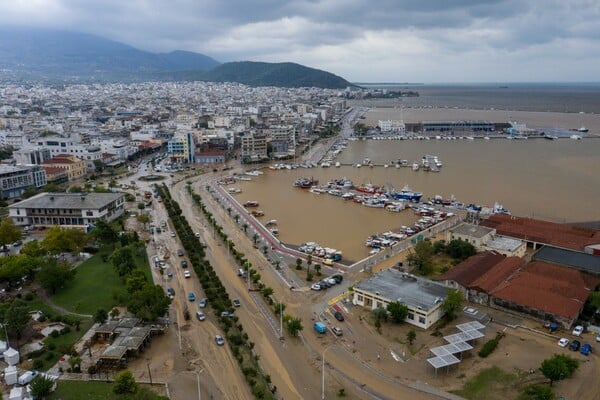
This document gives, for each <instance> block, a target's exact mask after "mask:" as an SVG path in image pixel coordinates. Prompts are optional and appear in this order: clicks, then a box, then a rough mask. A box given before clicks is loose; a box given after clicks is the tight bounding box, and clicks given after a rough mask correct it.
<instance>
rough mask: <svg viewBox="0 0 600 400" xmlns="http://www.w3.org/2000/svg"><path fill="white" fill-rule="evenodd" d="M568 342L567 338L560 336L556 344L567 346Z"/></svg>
mask: <svg viewBox="0 0 600 400" xmlns="http://www.w3.org/2000/svg"><path fill="white" fill-rule="evenodd" d="M568 344H569V339H567V338H561V339H560V340H559V341H558V345H559V346H560V347H567V345H568Z"/></svg>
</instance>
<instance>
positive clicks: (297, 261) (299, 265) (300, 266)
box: [296, 258, 302, 270]
mask: <svg viewBox="0 0 600 400" xmlns="http://www.w3.org/2000/svg"><path fill="white" fill-rule="evenodd" d="M296 269H297V270H301V269H302V259H301V258H296Z"/></svg>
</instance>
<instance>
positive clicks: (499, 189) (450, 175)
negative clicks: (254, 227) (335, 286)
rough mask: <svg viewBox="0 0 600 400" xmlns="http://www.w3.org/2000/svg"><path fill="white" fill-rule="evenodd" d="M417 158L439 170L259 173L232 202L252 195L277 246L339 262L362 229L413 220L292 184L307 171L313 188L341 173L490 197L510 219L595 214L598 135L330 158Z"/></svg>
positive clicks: (361, 144) (472, 199)
mask: <svg viewBox="0 0 600 400" xmlns="http://www.w3.org/2000/svg"><path fill="white" fill-rule="evenodd" d="M424 154H432V155H437V156H438V157H439V158H440V160H441V161H442V162H443V164H444V166H443V167H442V169H441V171H440V172H439V173H433V172H424V171H422V170H421V171H416V172H415V171H412V170H411V169H410V168H399V169H397V168H393V167H390V168H383V167H373V168H367V167H362V168H353V167H341V168H335V167H331V168H313V169H303V168H299V169H296V170H292V171H288V170H280V171H272V170H269V169H264V170H263V171H264V175H262V176H258V177H252V181H251V182H238V183H237V184H236V185H235V186H236V187H239V188H241V189H242V190H243V193H240V194H238V195H236V198H237V199H238V201H240V203H243V202H245V201H247V200H256V201H258V202H259V203H260V206H259V207H258V208H257V209H260V210H262V211H264V212H265V216H264V217H262V218H260V220H261V221H262V222H263V223H264V222H266V221H268V220H271V219H275V220H277V221H278V227H279V238H280V239H281V240H282V241H283V242H285V243H290V244H295V245H299V244H301V243H303V242H308V241H315V242H318V243H319V244H321V245H322V246H326V247H333V248H337V249H339V250H341V251H343V252H344V259H346V260H353V261H356V260H358V259H360V258H362V257H364V256H366V255H367V254H368V252H369V249H368V248H367V247H366V246H364V241H365V239H366V238H367V237H368V236H369V235H372V234H376V233H383V232H385V231H388V230H390V229H397V228H400V227H401V226H402V225H410V224H411V223H413V222H414V221H415V220H416V219H417V217H416V216H415V215H414V214H413V213H412V212H410V211H404V212H401V213H393V212H389V211H386V210H384V209H374V208H369V207H365V206H362V205H360V204H357V203H354V202H352V201H345V200H342V199H341V198H339V197H334V196H330V195H327V194H320V195H317V194H313V193H310V192H308V190H303V189H299V188H295V187H293V186H292V184H293V182H294V180H296V179H297V178H298V177H302V176H304V177H314V178H315V179H318V180H319V181H320V183H321V184H323V183H326V182H327V181H329V180H331V179H334V178H340V177H347V178H348V179H351V180H352V181H353V182H354V184H355V185H356V186H358V185H361V184H364V183H372V184H374V185H385V186H393V187H394V188H396V189H400V188H402V187H403V186H405V185H409V186H410V188H411V189H413V190H415V191H419V192H423V194H424V196H423V199H427V198H428V197H431V198H433V196H435V195H437V194H439V195H442V196H444V197H446V198H448V197H450V196H451V195H454V196H455V197H456V198H457V200H458V201H461V202H463V203H465V204H468V203H476V204H482V205H490V206H491V205H493V204H494V202H499V203H501V204H502V205H504V206H505V207H506V208H508V209H509V210H510V211H511V212H512V213H513V214H515V215H520V216H530V217H535V218H541V219H548V220H552V221H556V222H578V221H591V220H600V210H598V208H597V199H600V185H599V184H598V183H599V181H600V180H599V178H598V173H599V167H600V140H599V139H587V140H579V141H575V140H570V139H561V140H554V141H550V140H544V139H529V140H505V139H497V140H474V141H470V140H455V141H445V140H433V139H432V140H428V141H425V140H422V141H416V140H405V141H390V140H366V141H356V142H349V143H348V148H347V149H346V150H344V152H343V153H342V154H341V155H340V156H339V157H338V159H337V160H338V161H340V162H342V163H347V164H355V163H359V162H362V161H363V159H364V158H369V159H371V161H372V162H373V163H375V164H385V163H390V162H391V161H395V160H397V159H406V160H408V161H409V162H411V163H412V162H413V161H420V159H421V157H422V156H423V155H424Z"/></svg>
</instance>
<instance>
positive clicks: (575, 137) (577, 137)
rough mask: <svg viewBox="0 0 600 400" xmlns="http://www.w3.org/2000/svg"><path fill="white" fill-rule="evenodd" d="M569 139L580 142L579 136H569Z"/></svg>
mask: <svg viewBox="0 0 600 400" xmlns="http://www.w3.org/2000/svg"><path fill="white" fill-rule="evenodd" d="M571 139H573V140H581V136H579V135H571Z"/></svg>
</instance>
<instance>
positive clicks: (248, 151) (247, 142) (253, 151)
mask: <svg viewBox="0 0 600 400" xmlns="http://www.w3.org/2000/svg"><path fill="white" fill-rule="evenodd" d="M240 139H241V142H242V148H241V153H240V155H241V157H242V160H243V161H244V162H255V161H260V160H262V159H265V158H267V136H266V135H265V134H264V133H258V132H249V133H244V134H240Z"/></svg>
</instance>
